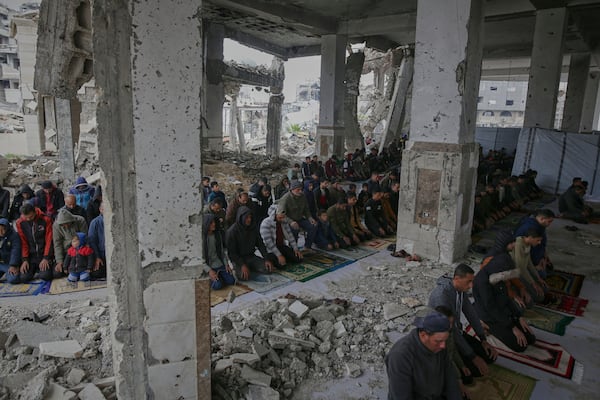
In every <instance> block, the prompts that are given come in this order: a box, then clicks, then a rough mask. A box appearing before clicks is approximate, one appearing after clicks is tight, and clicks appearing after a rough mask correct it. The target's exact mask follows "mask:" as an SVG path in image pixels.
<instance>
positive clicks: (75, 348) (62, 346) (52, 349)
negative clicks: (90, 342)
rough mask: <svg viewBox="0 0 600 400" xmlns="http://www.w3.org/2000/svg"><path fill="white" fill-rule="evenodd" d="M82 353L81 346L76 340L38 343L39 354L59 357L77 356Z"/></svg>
mask: <svg viewBox="0 0 600 400" xmlns="http://www.w3.org/2000/svg"><path fill="white" fill-rule="evenodd" d="M82 354H83V347H81V345H80V344H79V342H78V341H77V340H63V341H60V342H46V343H40V355H45V356H50V357H61V358H79V357H81V355H82Z"/></svg>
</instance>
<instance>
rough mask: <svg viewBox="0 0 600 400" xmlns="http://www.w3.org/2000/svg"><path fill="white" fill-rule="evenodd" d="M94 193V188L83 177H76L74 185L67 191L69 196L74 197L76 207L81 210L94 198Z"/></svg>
mask: <svg viewBox="0 0 600 400" xmlns="http://www.w3.org/2000/svg"><path fill="white" fill-rule="evenodd" d="M94 192H95V188H94V187H93V186H92V185H90V184H89V183H88V182H87V180H86V179H85V178H84V177H83V176H80V177H78V178H77V180H76V181H75V184H74V185H73V186H72V187H71V188H70V189H69V194H72V195H75V199H76V201H77V205H78V206H81V207H83V209H86V208H87V205H88V203H89V202H90V200H92V199H93V198H94Z"/></svg>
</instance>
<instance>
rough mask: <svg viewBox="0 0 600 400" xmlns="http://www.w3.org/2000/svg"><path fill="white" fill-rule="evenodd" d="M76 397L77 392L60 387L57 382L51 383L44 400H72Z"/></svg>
mask: <svg viewBox="0 0 600 400" xmlns="http://www.w3.org/2000/svg"><path fill="white" fill-rule="evenodd" d="M76 398H77V393H75V392H73V391H71V390H69V389H66V388H64V387H62V386H61V385H59V384H57V383H51V384H50V386H49V388H48V393H46V397H45V398H44V400H74V399H76Z"/></svg>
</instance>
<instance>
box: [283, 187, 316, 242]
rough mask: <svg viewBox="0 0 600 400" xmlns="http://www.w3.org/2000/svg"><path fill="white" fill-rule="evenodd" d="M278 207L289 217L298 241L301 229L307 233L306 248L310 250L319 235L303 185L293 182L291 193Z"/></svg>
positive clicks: (284, 197)
mask: <svg viewBox="0 0 600 400" xmlns="http://www.w3.org/2000/svg"><path fill="white" fill-rule="evenodd" d="M278 206H279V209H280V210H281V211H282V212H283V213H285V215H286V216H287V221H288V222H289V224H290V227H291V228H292V231H293V232H294V236H295V237H296V240H297V239H298V232H299V231H300V228H302V229H303V230H304V231H305V232H306V242H305V244H304V246H305V247H306V248H307V249H310V247H311V246H312V244H313V241H314V239H315V235H316V233H317V226H316V225H317V221H316V220H315V219H314V218H313V217H312V214H311V213H310V210H309V209H308V202H307V201H306V197H305V196H304V192H303V190H302V183H300V182H298V181H295V182H292V186H291V189H290V191H289V192H287V193H286V194H284V195H283V197H282V198H281V199H280V200H279V204H278Z"/></svg>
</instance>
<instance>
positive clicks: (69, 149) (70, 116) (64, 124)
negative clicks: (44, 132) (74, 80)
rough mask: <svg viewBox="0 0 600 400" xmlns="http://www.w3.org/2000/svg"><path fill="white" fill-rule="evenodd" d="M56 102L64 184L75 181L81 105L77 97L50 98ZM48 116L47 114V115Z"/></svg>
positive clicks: (55, 109) (68, 184)
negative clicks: (76, 147) (75, 148)
mask: <svg viewBox="0 0 600 400" xmlns="http://www.w3.org/2000/svg"><path fill="white" fill-rule="evenodd" d="M50 100H51V101H53V102H54V112H55V118H56V134H57V139H58V146H57V148H58V158H59V164H60V172H61V175H62V177H63V179H64V182H63V186H64V187H68V186H70V185H72V184H73V183H75V178H76V176H75V153H74V151H73V148H74V146H75V143H77V142H78V141H79V115H80V114H81V105H80V103H79V101H78V100H77V99H71V100H69V99H57V98H50ZM46 117H47V116H46Z"/></svg>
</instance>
